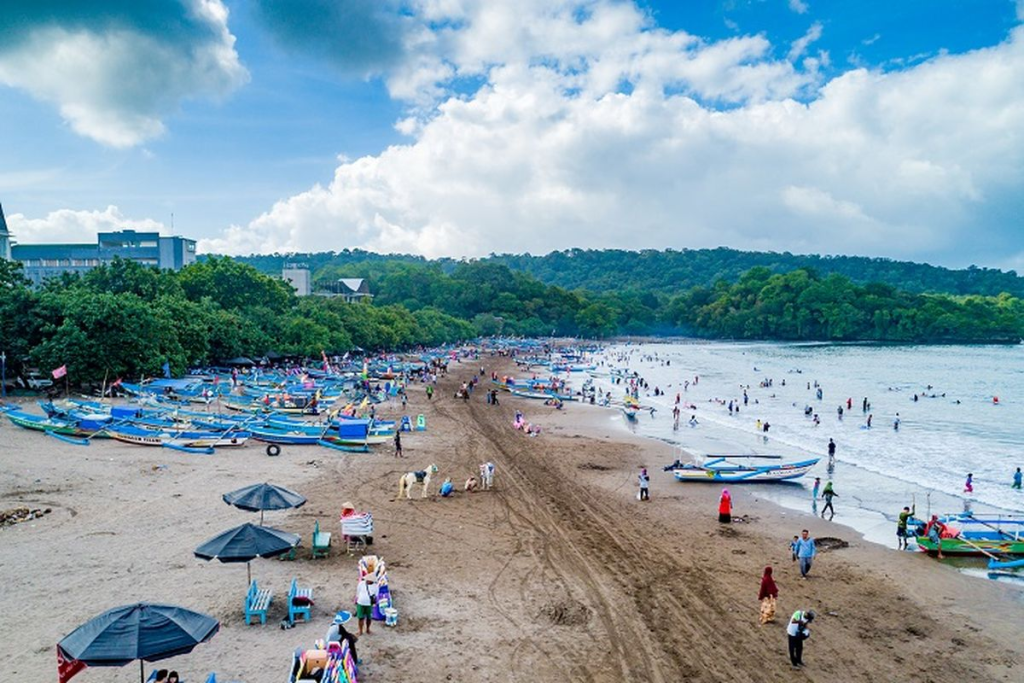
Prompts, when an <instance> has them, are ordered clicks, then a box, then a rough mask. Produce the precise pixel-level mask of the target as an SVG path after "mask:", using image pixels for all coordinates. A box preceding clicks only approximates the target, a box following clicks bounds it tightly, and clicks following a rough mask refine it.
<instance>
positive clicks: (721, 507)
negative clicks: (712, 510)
mask: <svg viewBox="0 0 1024 683" xmlns="http://www.w3.org/2000/svg"><path fill="white" fill-rule="evenodd" d="M718 521H719V522H721V523H722V524H729V523H730V522H732V496H730V495H729V489H722V497H721V498H720V499H719V500H718Z"/></svg>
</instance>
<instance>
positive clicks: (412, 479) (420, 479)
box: [398, 465, 437, 500]
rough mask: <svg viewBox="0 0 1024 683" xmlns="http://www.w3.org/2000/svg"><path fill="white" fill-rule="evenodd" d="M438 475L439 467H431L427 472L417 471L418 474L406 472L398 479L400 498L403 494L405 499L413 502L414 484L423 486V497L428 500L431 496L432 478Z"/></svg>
mask: <svg viewBox="0 0 1024 683" xmlns="http://www.w3.org/2000/svg"><path fill="white" fill-rule="evenodd" d="M432 474H437V465H431V466H430V467H428V468H426V469H425V470H417V471H416V472H406V473H405V474H403V475H402V476H401V477H399V478H398V497H399V498H401V497H402V494H403V493H404V494H405V497H406V498H408V499H410V500H412V486H413V484H423V497H424V498H426V497H427V496H429V495H430V476H431V475H432Z"/></svg>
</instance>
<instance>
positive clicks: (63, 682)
mask: <svg viewBox="0 0 1024 683" xmlns="http://www.w3.org/2000/svg"><path fill="white" fill-rule="evenodd" d="M84 668H85V664H83V663H82V662H80V661H78V660H77V659H71V658H70V657H68V656H67V655H66V654H64V651H63V650H61V649H60V645H58V646H57V681H58V682H59V683H67V682H68V681H70V680H71V677H72V676H74V675H75V674H77V673H78V672H79V671H81V670H82V669H84Z"/></svg>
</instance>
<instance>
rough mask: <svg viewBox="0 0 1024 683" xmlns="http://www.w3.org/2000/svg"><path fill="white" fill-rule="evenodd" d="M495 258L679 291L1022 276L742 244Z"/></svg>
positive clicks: (602, 285)
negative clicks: (782, 282) (752, 274)
mask: <svg viewBox="0 0 1024 683" xmlns="http://www.w3.org/2000/svg"><path fill="white" fill-rule="evenodd" d="M490 258H491V260H494V261H497V262H498V263H503V264H505V265H507V266H508V267H509V268H512V269H513V270H518V271H522V272H526V273H530V274H531V275H533V276H534V277H536V278H537V279H539V280H541V281H542V282H546V283H548V284H552V285H559V286H560V287H565V288H567V289H580V288H581V289H587V290H591V291H621V290H623V289H628V290H639V291H655V292H663V293H671V292H678V291H681V290H685V289H688V288H690V287H694V286H700V287H710V286H712V285H713V284H714V283H715V282H717V281H719V280H725V281H727V282H736V281H737V280H739V278H740V276H741V275H742V274H743V273H745V272H746V271H748V270H750V269H751V268H754V267H764V268H767V269H768V270H770V271H771V272H773V273H788V272H791V271H794V270H797V269H801V268H802V269H811V270H814V271H816V272H817V273H819V274H820V275H821V276H827V275H830V274H832V273H836V274H839V275H843V276H844V277H847V278H849V279H850V280H852V281H853V282H855V283H857V284H868V283H876V282H881V283H884V284H887V285H890V286H892V287H896V288H897V289H901V290H903V291H906V292H941V293H946V294H957V295H959V294H983V295H988V296H995V295H997V294H1000V293H1002V292H1008V293H1010V294H1013V295H1014V296H1018V297H1020V296H1024V278H1022V277H1019V276H1018V275H1017V273H1015V272H1013V271H1008V272H1007V271H1001V270H996V269H993V268H977V267H975V266H971V267H970V268H967V269H964V270H952V269H950V268H942V267H938V266H932V265H928V264H926V263H911V262H909V261H894V260H891V259H884V258H867V257H863V256H818V255H810V256H808V255H800V254H790V253H789V252H783V253H775V252H757V251H739V250H737V249H727V248H724V247H720V248H718V249H685V250H683V251H674V250H665V251H655V250H645V251H625V250H620V249H572V250H568V251H555V252H551V253H550V254H548V255H546V256H531V255H529V254H522V255H518V254H500V255H496V256H491V257H490Z"/></svg>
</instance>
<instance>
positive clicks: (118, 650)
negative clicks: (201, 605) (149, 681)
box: [57, 602, 220, 680]
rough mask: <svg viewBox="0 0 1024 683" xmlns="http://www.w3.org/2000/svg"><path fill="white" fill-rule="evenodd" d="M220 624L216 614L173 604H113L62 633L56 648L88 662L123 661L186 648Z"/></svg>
mask: <svg viewBox="0 0 1024 683" xmlns="http://www.w3.org/2000/svg"><path fill="white" fill-rule="evenodd" d="M218 629H220V622H218V621H217V620H216V619H214V618H213V617H210V616H207V615H205V614H200V613H199V612H193V611H191V610H187V609H185V608H184V607H176V606H175V605H159V604H152V603H147V602H140V603H136V604H134V605H125V606H123V607H115V608H114V609H111V610H108V611H106V612H104V613H103V614H101V615H99V616H98V617H95V618H94V619H91V620H90V621H87V622H86V623H84V624H82V625H81V626H79V627H78V628H76V629H75V630H74V631H72V632H71V633H69V634H68V635H67V636H65V637H64V639H63V640H61V641H60V642H59V643H57V648H58V650H59V651H60V653H61V654H62V655H63V656H64V657H65V658H66V659H70V660H77V661H79V662H81V663H82V664H84V665H86V666H124V665H126V664H129V663H131V662H133V661H135V660H136V659H137V660H139V677H140V680H145V671H144V666H145V665H144V664H143V662H144V661H145V662H155V661H158V660H161V659H167V658H169V657H174V656H177V655H183V654H187V653H189V652H191V651H192V649H193V648H194V647H195V646H196V645H198V644H199V643H205V642H206V641H208V640H209V639H210V638H212V637H213V636H214V634H215V633H217V630H218Z"/></svg>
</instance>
